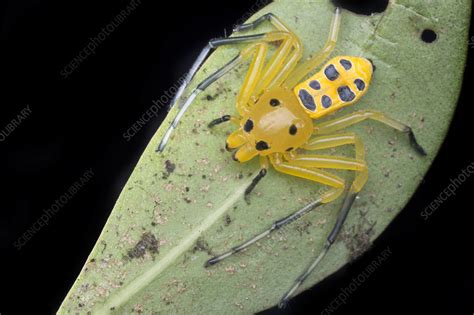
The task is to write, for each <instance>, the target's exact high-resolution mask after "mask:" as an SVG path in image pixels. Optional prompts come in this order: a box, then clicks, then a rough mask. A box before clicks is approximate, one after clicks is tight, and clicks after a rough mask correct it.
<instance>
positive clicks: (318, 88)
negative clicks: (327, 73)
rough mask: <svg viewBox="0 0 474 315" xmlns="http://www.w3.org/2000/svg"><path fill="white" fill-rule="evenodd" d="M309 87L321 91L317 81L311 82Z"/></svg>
mask: <svg viewBox="0 0 474 315" xmlns="http://www.w3.org/2000/svg"><path fill="white" fill-rule="evenodd" d="M309 86H310V87H311V88H312V89H313V90H321V84H320V83H319V81H318V80H313V81H311V82H309Z"/></svg>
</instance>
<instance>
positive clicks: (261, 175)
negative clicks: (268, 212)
mask: <svg viewBox="0 0 474 315" xmlns="http://www.w3.org/2000/svg"><path fill="white" fill-rule="evenodd" d="M265 175H267V169H266V168H262V169H261V170H260V172H258V174H257V176H255V177H254V179H253V180H252V182H251V183H250V185H249V186H248V187H247V189H245V193H244V198H245V201H246V202H247V204H250V198H249V195H250V193H251V192H252V190H253V189H254V188H255V186H257V184H258V183H259V182H260V180H262V178H264V177H265Z"/></svg>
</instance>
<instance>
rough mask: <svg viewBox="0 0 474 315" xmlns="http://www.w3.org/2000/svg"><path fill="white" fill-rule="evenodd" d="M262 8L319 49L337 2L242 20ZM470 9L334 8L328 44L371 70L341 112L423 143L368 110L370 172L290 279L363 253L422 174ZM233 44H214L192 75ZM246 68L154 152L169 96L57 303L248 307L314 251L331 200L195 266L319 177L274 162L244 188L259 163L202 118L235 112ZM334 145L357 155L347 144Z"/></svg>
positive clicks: (448, 113)
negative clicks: (338, 15) (339, 226)
mask: <svg viewBox="0 0 474 315" xmlns="http://www.w3.org/2000/svg"><path fill="white" fill-rule="evenodd" d="M267 12H273V13H274V14H276V15H277V16H279V17H280V18H282V19H283V20H284V21H285V22H286V24H287V25H288V26H289V27H290V28H291V29H293V30H294V31H295V32H296V33H297V35H298V36H300V38H301V39H302V42H303V44H304V47H305V55H304V56H305V58H306V57H308V56H309V55H312V54H314V53H315V52H317V51H318V50H319V49H321V48H322V46H323V44H324V42H325V40H326V36H327V33H328V29H329V25H330V21H331V17H332V13H333V7H332V5H331V4H330V2H329V1H323V0H313V1H309V0H308V1H294V0H291V1H290V0H280V1H275V2H274V3H272V4H270V5H269V6H267V7H265V8H264V9H263V10H262V11H260V12H258V13H257V14H256V15H255V16H253V17H252V18H251V20H252V19H255V18H256V17H258V16H261V15H262V14H264V13H267ZM469 17H470V1H469V0H432V1H415V0H397V1H391V2H390V4H389V6H388V8H387V10H386V11H385V12H383V13H381V14H375V15H372V16H363V15H356V14H352V13H351V12H349V11H345V10H344V11H343V17H342V26H341V31H340V35H339V42H338V43H337V47H336V49H335V52H334V53H333V56H335V55H355V56H364V57H366V58H370V59H372V60H373V61H374V63H375V65H376V66H377V71H376V72H375V76H374V79H373V82H372V84H371V86H370V90H369V92H368V93H367V95H366V96H364V97H363V99H362V100H361V101H360V102H358V103H357V104H356V105H355V106H352V107H350V108H347V109H344V110H343V111H342V112H343V113H349V112H351V111H355V110H359V109H376V110H380V111H383V112H385V113H387V114H388V115H389V116H391V117H393V118H395V119H398V120H400V121H402V122H405V123H407V124H409V125H410V126H412V127H413V129H414V132H415V134H416V135H417V137H418V140H419V142H420V143H421V144H422V145H423V146H424V147H425V149H426V150H427V152H428V156H427V157H424V158H421V157H419V156H418V155H417V154H416V153H415V152H414V151H413V150H412V148H411V147H410V146H409V142H408V139H407V138H406V137H405V135H403V134H400V133H397V132H396V131H393V130H391V129H389V128H387V127H385V126H383V125H380V124H379V123H377V122H364V123H362V124H359V125H357V126H354V127H351V128H350V130H351V131H354V132H356V133H358V134H359V135H360V136H361V137H362V139H363V140H364V142H365V145H366V155H367V162H368V165H369V170H370V175H369V181H368V183H367V185H366V186H365V188H364V189H363V191H362V192H361V194H360V197H359V198H358V199H357V200H356V202H355V204H354V207H353V209H352V211H351V213H350V214H349V217H348V220H347V222H346V226H345V228H344V230H343V231H342V233H341V235H340V237H339V238H338V240H337V242H336V243H335V245H334V246H333V248H332V249H331V251H330V252H329V254H328V255H327V256H326V258H325V259H324V260H323V262H322V263H321V265H320V268H318V269H317V270H316V271H315V272H314V273H313V274H311V276H310V277H309V278H308V279H307V281H306V282H305V283H304V285H303V286H302V287H301V289H300V291H301V290H304V289H306V288H308V287H311V286H313V285H314V284H316V283H317V282H319V281H321V280H322V279H324V278H325V277H327V276H328V275H330V274H332V273H334V272H335V271H337V270H338V269H339V268H340V267H341V266H343V265H344V264H346V263H347V262H348V261H350V260H351V259H352V258H354V257H355V256H357V255H358V254H360V253H361V252H363V251H364V250H365V249H366V248H367V247H368V246H369V245H370V243H371V242H373V240H374V239H375V238H376V237H377V236H378V235H380V233H381V232H382V231H383V230H384V229H385V228H386V227H387V226H388V224H389V223H390V221H391V220H393V218H394V217H395V216H396V215H397V214H398V213H399V211H400V210H401V209H402V208H403V207H404V205H405V204H406V203H407V202H408V200H409V198H410V197H411V196H412V194H413V192H414V191H415V190H416V188H417V186H418V185H419V183H420V181H421V180H422V179H423V176H424V174H425V173H426V171H427V169H428V167H429V165H430V163H431V161H432V160H433V159H434V157H435V156H436V153H437V151H438V149H439V147H440V145H441V143H442V141H443V139H444V136H445V134H446V131H447V129H448V126H449V123H450V121H451V117H452V114H453V111H454V109H455V106H456V102H457V98H458V94H459V90H460V88H461V82H462V74H463V69H464V63H465V57H466V47H467V33H468V25H469V22H468V21H469ZM269 29H270V28H269V27H263V28H261V29H259V30H258V32H262V30H269ZM425 29H431V30H433V31H435V32H436V34H437V39H436V40H435V41H434V42H433V43H426V42H424V41H423V40H422V39H421V34H422V32H423V30H425ZM237 51H238V50H237V49H236V48H229V47H226V48H219V49H218V50H217V51H216V52H215V53H214V54H212V56H211V57H210V58H209V59H208V61H207V62H206V63H205V65H204V66H203V68H202V69H201V70H200V71H199V72H198V74H197V76H196V78H195V79H194V80H193V82H192V84H191V87H193V86H195V85H196V84H197V83H198V82H200V81H201V80H202V79H204V78H205V77H206V76H207V75H209V74H210V73H212V72H213V71H215V70H216V69H218V68H219V67H220V66H222V65H223V64H225V63H226V62H227V61H228V60H230V59H231V58H232V57H233V56H235V54H236V53H237ZM246 69H247V68H246V67H241V68H239V69H238V71H233V72H232V73H230V74H229V75H227V76H225V77H224V78H223V79H222V80H221V81H219V82H218V83H216V84H213V85H212V86H211V87H210V88H209V89H208V90H207V91H206V92H205V93H203V94H201V96H200V97H198V99H196V101H195V103H194V104H193V105H192V106H191V108H190V110H189V111H188V112H187V113H186V115H185V116H184V118H183V120H182V122H181V124H180V125H179V127H178V129H177V131H176V133H175V134H174V136H173V137H172V139H171V141H170V143H169V144H168V147H167V148H166V150H165V152H164V153H163V154H157V153H155V152H154V150H155V148H156V147H157V145H158V143H159V141H160V139H161V137H162V136H163V133H164V131H165V129H166V127H167V126H168V125H169V123H170V120H171V118H172V117H173V116H174V114H175V112H176V108H174V109H172V110H171V113H170V115H169V116H168V118H167V119H166V120H165V121H164V123H163V124H162V126H161V127H160V129H159V130H158V132H157V133H156V135H155V136H154V137H153V139H152V140H151V142H150V144H149V145H148V147H147V149H146V150H145V152H144V153H143V155H142V157H141V158H140V160H139V162H138V164H137V166H136V168H135V170H134V172H133V174H132V175H131V177H130V179H129V181H128V183H127V184H126V186H125V187H124V189H123V191H122V193H121V195H120V197H119V199H118V201H117V203H116V205H115V207H114V209H113V211H112V213H111V215H110V218H109V220H108V221H107V224H106V226H105V227H104V230H103V232H102V234H101V235H100V238H99V240H98V241H97V243H96V245H95V247H94V249H93V250H92V252H91V254H90V256H89V258H88V259H87V262H86V263H85V265H84V268H83V270H82V271H81V273H80V275H79V277H78V278H77V280H76V282H75V284H74V285H73V287H72V288H71V290H70V292H69V293H68V295H67V297H66V298H65V300H64V302H63V304H62V306H61V308H60V309H59V314H76V313H81V314H82V313H87V312H92V313H93V314H107V313H117V314H122V313H123V314H129V313H132V312H143V313H146V314H152V313H153V314H215V313H219V314H229V313H233V314H237V313H245V314H249V313H253V312H256V311H259V310H263V309H265V308H268V307H271V306H273V305H275V304H276V303H278V301H279V298H280V297H281V295H282V294H283V293H284V292H286V290H287V289H288V288H289V287H290V286H291V285H292V284H293V281H294V280H295V279H296V277H297V276H298V275H299V274H300V273H301V272H302V271H303V270H304V268H306V266H307V265H308V264H309V263H310V262H311V261H312V259H314V257H315V255H317V254H318V252H319V250H320V249H321V248H322V246H323V244H324V241H325V238H326V236H327V235H328V233H329V231H330V230H331V228H332V226H333V224H334V222H335V219H336V216H337V213H338V210H339V208H340V206H341V200H340V201H336V202H333V203H331V204H328V205H326V206H323V207H320V208H318V209H317V210H315V211H313V212H312V213H310V214H308V215H306V216H304V217H302V218H301V219H300V220H298V221H296V222H293V223H292V224H291V225H289V226H288V227H287V228H285V229H283V230H282V231H280V232H278V233H274V234H272V235H271V236H270V237H268V238H266V239H265V240H263V241H261V242H259V244H258V245H256V246H253V247H252V248H250V249H249V250H247V251H246V252H244V253H240V254H238V255H235V256H233V257H231V258H229V259H227V260H225V261H223V262H222V263H220V264H217V265H216V266H213V267H211V268H208V269H205V268H204V267H203V265H204V263H205V262H206V260H207V259H209V258H210V257H211V255H212V254H218V253H222V252H223V251H225V250H227V249H229V248H230V247H232V246H235V245H237V244H240V243H241V242H242V241H243V240H246V239H247V238H249V237H251V236H253V235H255V234H256V233H259V232H261V231H262V230H263V229H264V228H267V227H268V226H269V225H271V224H272V223H273V222H274V221H275V220H277V219H279V218H281V217H284V216H286V215H288V214H289V213H291V212H292V211H295V210H296V209H298V208H299V207H301V206H303V205H305V204H306V203H308V202H309V201H311V200H314V199H315V198H316V197H317V196H318V195H319V194H320V193H321V191H322V190H321V189H324V187H322V186H320V185H317V184H313V183H311V182H308V181H305V180H301V179H298V178H293V177H289V176H286V175H283V174H279V173H277V172H275V171H274V170H270V171H269V174H268V175H267V177H266V178H265V179H264V180H263V181H262V182H261V184H260V185H259V186H257V188H256V189H255V191H254V193H253V195H252V197H251V204H250V205H248V204H246V202H245V201H244V199H243V191H244V190H245V188H246V187H247V185H248V184H249V183H250V181H251V179H252V176H254V175H256V173H257V172H258V169H259V166H258V161H257V160H255V161H251V162H249V163H246V164H238V163H235V162H234V161H232V159H231V157H230V154H229V153H228V152H226V151H224V150H223V145H224V141H225V138H226V135H227V134H228V132H230V131H232V130H233V127H232V126H231V125H226V126H222V127H221V126H219V127H217V128H215V129H213V130H212V131H210V130H209V129H208V128H207V123H208V122H209V121H211V120H212V119H214V118H216V117H220V116H222V115H223V114H233V113H235V112H236V110H235V96H236V94H237V92H238V89H239V86H240V84H241V83H242V80H243V77H244V75H245V71H246ZM188 91H189V90H188ZM340 114H341V112H339V113H337V114H336V115H340ZM335 153H337V154H346V155H348V156H352V154H353V153H352V151H351V149H350V148H344V149H341V150H339V149H338V150H336V152H335ZM340 175H341V176H344V177H346V178H350V177H351V176H352V175H351V174H350V173H340ZM368 231H370V232H369V233H368V237H366V236H365V235H366V234H367V232H368Z"/></svg>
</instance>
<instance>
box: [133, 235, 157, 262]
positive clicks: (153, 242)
mask: <svg viewBox="0 0 474 315" xmlns="http://www.w3.org/2000/svg"><path fill="white" fill-rule="evenodd" d="M147 250H148V251H149V252H150V253H152V254H157V253H158V240H157V239H156V237H155V235H153V233H151V232H145V233H143V234H142V237H141V239H140V240H139V241H138V243H137V244H136V245H135V246H134V247H133V248H132V249H130V250H129V251H128V257H130V258H132V259H133V258H140V257H143V256H144V255H145V253H146V251H147Z"/></svg>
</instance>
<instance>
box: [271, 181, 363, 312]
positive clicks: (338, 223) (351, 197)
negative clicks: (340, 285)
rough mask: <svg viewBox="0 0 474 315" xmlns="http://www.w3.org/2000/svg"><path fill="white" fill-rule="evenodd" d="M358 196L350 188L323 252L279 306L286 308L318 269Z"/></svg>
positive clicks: (286, 294)
mask: <svg viewBox="0 0 474 315" xmlns="http://www.w3.org/2000/svg"><path fill="white" fill-rule="evenodd" d="M356 197H357V193H356V192H353V191H352V190H349V192H348V193H347V196H346V198H345V199H344V203H343V205H342V208H341V211H340V212H339V215H338V217H337V220H336V223H335V224H334V227H333V228H332V230H331V233H329V236H328V237H327V239H326V243H325V244H324V247H323V249H322V251H321V253H320V254H319V255H318V256H317V257H316V259H315V260H314V261H313V262H312V263H311V264H310V265H309V267H308V268H307V269H306V270H305V271H304V272H303V273H302V274H301V275H300V276H299V277H298V278H297V279H296V281H295V284H294V285H293V286H292V287H291V288H290V289H289V290H288V291H287V292H286V293H285V295H283V297H282V299H281V300H280V303H279V304H278V307H280V308H284V307H285V306H286V305H287V304H288V301H289V300H290V299H291V297H292V296H293V294H294V293H295V292H296V290H298V288H299V287H300V286H301V284H302V283H303V282H304V281H305V280H306V278H308V276H309V275H310V274H311V273H312V272H313V271H314V269H316V267H317V266H318V264H319V263H320V262H321V260H322V259H323V258H324V256H326V254H327V252H328V251H329V249H330V248H331V246H332V244H333V243H334V241H335V240H336V238H337V236H338V234H339V232H340V231H341V229H342V226H343V225H344V222H345V221H346V218H347V215H348V214H349V210H350V209H351V207H352V204H353V203H354V200H355V199H356Z"/></svg>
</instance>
